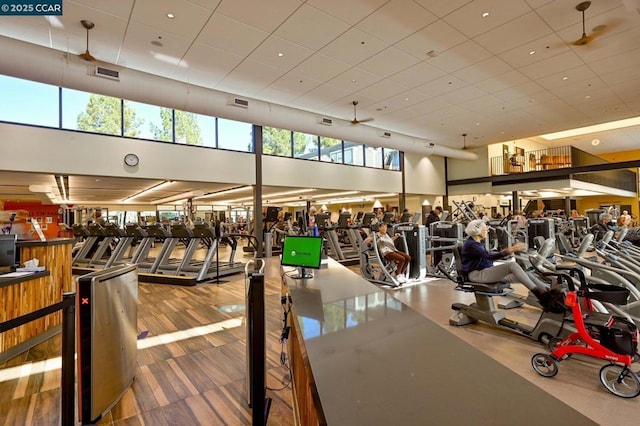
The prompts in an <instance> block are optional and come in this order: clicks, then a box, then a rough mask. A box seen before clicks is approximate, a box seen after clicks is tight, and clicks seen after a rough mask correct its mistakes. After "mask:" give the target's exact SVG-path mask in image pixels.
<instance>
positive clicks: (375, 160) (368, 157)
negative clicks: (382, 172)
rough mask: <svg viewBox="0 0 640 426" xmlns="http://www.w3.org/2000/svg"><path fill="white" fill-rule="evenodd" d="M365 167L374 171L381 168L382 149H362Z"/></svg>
mask: <svg viewBox="0 0 640 426" xmlns="http://www.w3.org/2000/svg"><path fill="white" fill-rule="evenodd" d="M364 153H365V157H364V159H365V162H364V164H365V166H367V167H373V168H376V169H381V168H382V148H380V147H375V146H367V147H365V149H364Z"/></svg>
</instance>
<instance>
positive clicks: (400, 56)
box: [358, 46, 419, 77]
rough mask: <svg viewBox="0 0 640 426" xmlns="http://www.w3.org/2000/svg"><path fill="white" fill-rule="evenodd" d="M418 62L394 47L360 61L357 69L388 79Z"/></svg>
mask: <svg viewBox="0 0 640 426" xmlns="http://www.w3.org/2000/svg"><path fill="white" fill-rule="evenodd" d="M418 62H419V60H418V59H416V58H414V57H413V56H411V55H409V54H408V53H405V52H403V51H402V50H400V49H398V48H396V47H393V46H391V47H388V48H386V49H384V50H383V51H382V52H380V53H378V54H376V55H374V56H372V57H371V58H369V59H367V60H364V61H362V62H361V63H360V64H358V68H362V69H365V70H367V71H369V72H371V73H373V74H376V75H378V76H380V77H389V76H391V75H393V74H396V73H398V72H401V71H404V70H405V69H407V68H410V67H412V66H413V65H415V64H417V63H418Z"/></svg>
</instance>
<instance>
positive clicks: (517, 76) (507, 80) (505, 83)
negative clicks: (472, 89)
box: [475, 70, 530, 93]
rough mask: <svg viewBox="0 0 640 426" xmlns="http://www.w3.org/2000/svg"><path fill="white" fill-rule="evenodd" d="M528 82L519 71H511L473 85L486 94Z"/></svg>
mask: <svg viewBox="0 0 640 426" xmlns="http://www.w3.org/2000/svg"><path fill="white" fill-rule="evenodd" d="M528 81H530V80H529V78H528V77H527V76H525V75H524V74H522V73H521V72H520V71H516V70H512V71H508V72H505V73H503V74H500V75H496V76H495V77H492V78H488V79H486V80H482V81H479V82H477V83H475V86H476V87H479V88H481V89H482V90H484V91H486V92H487V93H494V92H498V91H500V90H504V89H506V88H509V87H514V86H518V85H520V84H524V83H526V82H528Z"/></svg>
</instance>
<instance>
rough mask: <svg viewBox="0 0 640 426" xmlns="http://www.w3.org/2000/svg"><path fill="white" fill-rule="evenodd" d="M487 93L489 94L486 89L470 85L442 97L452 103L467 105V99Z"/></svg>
mask: <svg viewBox="0 0 640 426" xmlns="http://www.w3.org/2000/svg"><path fill="white" fill-rule="evenodd" d="M485 95H487V92H485V91H484V90H482V89H480V88H478V87H476V86H472V85H469V86H466V87H462V88H460V89H458V90H454V91H453V92H449V93H447V94H446V95H443V96H442V98H444V99H445V100H446V101H447V102H450V103H452V104H460V105H465V104H466V102H467V101H470V100H472V99H476V98H480V97H482V96H485Z"/></svg>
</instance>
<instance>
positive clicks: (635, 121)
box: [539, 117, 640, 141]
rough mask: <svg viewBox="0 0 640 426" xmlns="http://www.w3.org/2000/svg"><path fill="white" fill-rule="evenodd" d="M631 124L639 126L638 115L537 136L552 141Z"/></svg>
mask: <svg viewBox="0 0 640 426" xmlns="http://www.w3.org/2000/svg"><path fill="white" fill-rule="evenodd" d="M631 126H640V117H634V118H627V119H625V120H618V121H611V122H609V123H602V124H594V125H593V126H587V127H579V128H577V129H570V130H563V131H561V132H555V133H547V134H545V135H539V137H541V138H542V139H546V140H548V141H553V140H556V139H563V138H570V137H572V136H580V135H587V134H589V133H597V132H604V131H607V130H615V129H622V128H624V127H631Z"/></svg>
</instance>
